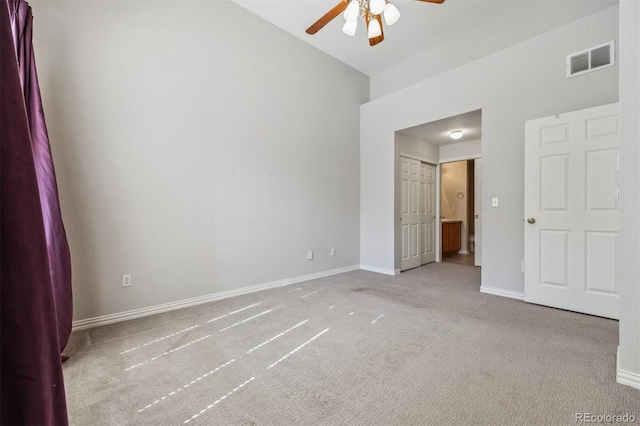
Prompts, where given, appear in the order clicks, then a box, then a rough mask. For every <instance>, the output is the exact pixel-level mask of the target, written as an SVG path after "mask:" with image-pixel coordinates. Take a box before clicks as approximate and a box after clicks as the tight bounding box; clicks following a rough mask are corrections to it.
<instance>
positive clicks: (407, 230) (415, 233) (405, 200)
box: [400, 157, 436, 271]
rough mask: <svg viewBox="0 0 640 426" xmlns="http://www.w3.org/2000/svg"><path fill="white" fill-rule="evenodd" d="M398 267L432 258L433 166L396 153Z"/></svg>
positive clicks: (404, 268)
mask: <svg viewBox="0 0 640 426" xmlns="http://www.w3.org/2000/svg"><path fill="white" fill-rule="evenodd" d="M400 168H401V170H400V176H401V177H400V179H401V191H402V193H401V196H400V198H401V200H400V204H401V207H400V230H401V231H400V232H401V241H402V242H401V244H402V248H401V259H400V269H401V270H402V271H404V270H407V269H411V268H417V267H418V266H420V265H424V264H425V263H429V262H435V260H436V167H435V166H434V165H431V164H425V163H421V162H420V161H418V160H414V159H412V158H407V157H400Z"/></svg>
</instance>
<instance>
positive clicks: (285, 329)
mask: <svg viewBox="0 0 640 426" xmlns="http://www.w3.org/2000/svg"><path fill="white" fill-rule="evenodd" d="M479 281H480V278H479V269H478V268H474V267H468V266H460V265H451V264H431V265H428V266H425V267H422V268H418V269H415V270H412V271H408V272H406V273H403V274H401V275H400V276H396V277H390V276H383V275H378V274H374V273H369V272H364V271H356V272H351V273H346V274H341V275H337V276H333V277H328V278H324V279H319V280H315V281H309V282H306V283H303V284H299V285H291V286H288V287H282V288H278V289H274V290H268V291H263V292H259V293H254V294H251V295H246V296H240V297H236V298H233V299H227V300H224V301H220V302H215V303H211V304H207V305H201V306H198V307H194V308H188V309H184V310H180V311H174V312H170V313H165V314H161V315H157V316H154V317H148V318H143V319H139V320H134V321H129V322H126V323H120V324H114V325H111V326H105V327H101V328H95V329H91V330H86V331H80V332H76V333H74V334H73V336H72V340H71V343H70V345H69V347H68V349H67V351H66V353H68V355H70V356H71V359H70V360H69V361H68V362H67V363H66V364H65V379H66V388H67V397H68V406H69V418H70V421H71V423H72V424H73V425H83V426H84V425H127V424H132V425H133V424H135V425H182V424H190V425H405V424H411V425H414V424H415V425H418V424H437V425H497V424H504V425H516V424H531V425H542V424H576V421H575V419H576V413H591V414H625V413H628V414H632V415H635V416H636V419H640V391H638V390H634V389H631V388H629V387H626V386H622V385H618V384H616V383H615V375H616V371H615V370H616V347H617V336H618V324H617V322H615V321H611V320H606V319H602V318H596V317H591V316H588V315H580V314H576V313H571V312H565V311H561V310H555V309H550V308H545V307H541V306H536V305H529V304H526V303H524V302H519V301H515V300H511V299H505V298H501V297H496V296H490V295H485V294H481V293H479V292H478V290H479ZM637 421H640V420H637Z"/></svg>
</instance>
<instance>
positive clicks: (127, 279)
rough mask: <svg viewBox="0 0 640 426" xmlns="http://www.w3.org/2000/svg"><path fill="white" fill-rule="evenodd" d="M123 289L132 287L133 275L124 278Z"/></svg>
mask: <svg viewBox="0 0 640 426" xmlns="http://www.w3.org/2000/svg"><path fill="white" fill-rule="evenodd" d="M122 287H131V274H126V275H123V276H122Z"/></svg>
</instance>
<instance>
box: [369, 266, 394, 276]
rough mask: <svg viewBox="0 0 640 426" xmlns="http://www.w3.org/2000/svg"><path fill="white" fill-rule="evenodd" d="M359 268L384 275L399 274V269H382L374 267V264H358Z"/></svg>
mask: <svg viewBox="0 0 640 426" xmlns="http://www.w3.org/2000/svg"><path fill="white" fill-rule="evenodd" d="M360 269H362V270H363V271H369V272H377V273H378V274H385V275H398V274H400V269H383V268H376V267H375V266H367V265H360Z"/></svg>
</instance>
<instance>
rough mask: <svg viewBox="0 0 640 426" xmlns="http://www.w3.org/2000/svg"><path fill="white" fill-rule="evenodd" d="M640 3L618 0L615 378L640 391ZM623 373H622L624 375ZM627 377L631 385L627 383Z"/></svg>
mask: <svg viewBox="0 0 640 426" xmlns="http://www.w3.org/2000/svg"><path fill="white" fill-rule="evenodd" d="M639 28H640V3H639V2H638V1H637V0H620V46H619V52H620V111H621V117H620V123H621V129H620V133H621V141H620V229H621V232H620V236H619V237H618V246H617V253H618V254H619V255H618V257H617V267H618V269H619V271H620V295H621V297H620V302H621V306H620V347H619V364H618V380H619V381H621V380H620V379H621V376H622V378H623V379H625V380H624V381H623V382H624V383H627V384H632V385H634V386H635V387H636V388H639V389H640V262H639V260H640V214H639V212H640V192H639V191H638V188H640V171H639V170H638V163H639V162H640V147H639V145H640V143H639V141H640V30H639ZM621 373H626V374H622V375H621ZM630 381H631V383H630Z"/></svg>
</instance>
